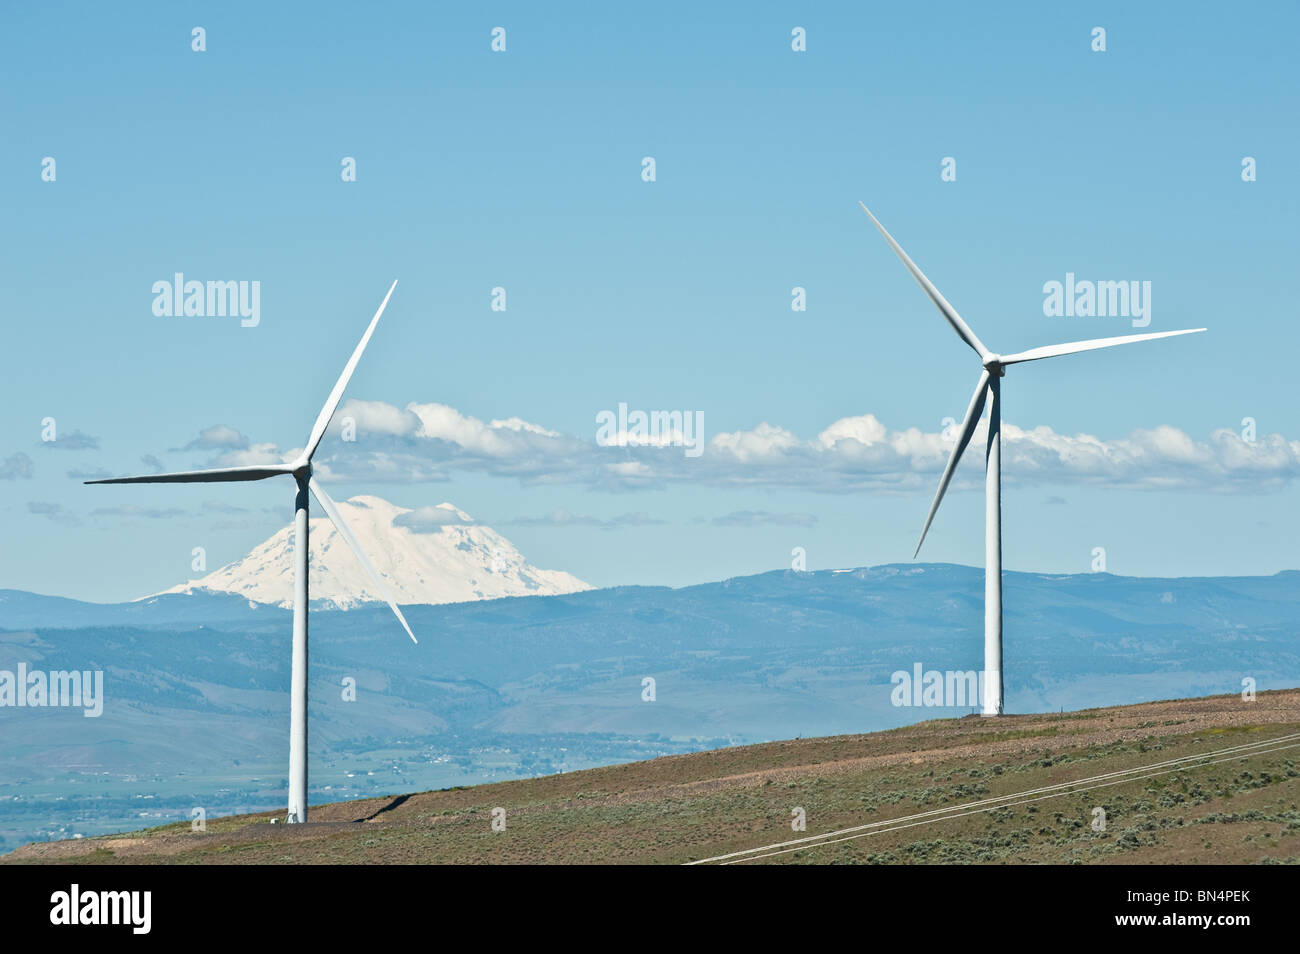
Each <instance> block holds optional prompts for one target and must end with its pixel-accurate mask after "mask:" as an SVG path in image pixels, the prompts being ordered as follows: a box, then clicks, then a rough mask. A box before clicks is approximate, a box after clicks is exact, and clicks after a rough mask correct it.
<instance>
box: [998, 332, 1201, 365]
mask: <svg viewBox="0 0 1300 954" xmlns="http://www.w3.org/2000/svg"><path fill="white" fill-rule="evenodd" d="M1204 330H1205V329H1204V328H1186V329H1184V330H1182V331H1157V332H1154V333H1152V334H1149V335H1120V336H1119V337H1118V338H1093V339H1092V340H1091V341H1070V342H1067V343H1065V344H1058V345H1047V346H1046V347H1043V348H1030V349H1029V350H1028V351H1021V352H1018V353H1017V354H1011V355H1007V356H1006V357H1003V358H999V359H998V361H999V363H1001V364H1019V363H1020V362H1021V361H1037V360H1038V359H1039V358H1055V357H1057V356H1058V355H1062V354H1074V353H1075V352H1078V351H1096V350H1097V349H1098V348H1113V347H1115V346H1116V345H1122V344H1131V343H1132V342H1134V341H1154V340H1155V339H1156V338H1172V337H1174V336H1175V335H1194V334H1196V333H1198V332H1201V331H1204Z"/></svg>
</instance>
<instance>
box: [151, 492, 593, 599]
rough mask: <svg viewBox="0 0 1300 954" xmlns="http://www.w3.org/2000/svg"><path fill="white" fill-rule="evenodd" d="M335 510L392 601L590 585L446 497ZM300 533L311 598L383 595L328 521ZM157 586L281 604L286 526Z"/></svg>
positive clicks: (289, 563) (288, 539) (289, 541)
mask: <svg viewBox="0 0 1300 954" xmlns="http://www.w3.org/2000/svg"><path fill="white" fill-rule="evenodd" d="M339 510H341V511H342V513H343V519H344V520H345V521H346V522H347V524H348V526H349V527H350V528H351V529H352V532H353V534H354V535H355V536H356V537H357V539H358V540H359V541H360V542H361V548H362V550H363V551H364V552H365V553H366V554H367V555H368V556H369V557H370V559H371V561H372V562H373V563H374V564H375V567H376V568H377V569H378V570H379V573H380V575H381V576H382V577H383V578H384V580H385V582H386V583H388V585H389V586H390V587H391V588H392V590H393V594H394V596H395V597H396V599H397V602H399V603H430V604H437V603H462V602H467V601H469V600H490V599H497V598H498V597H502V596H554V595H556V594H559V593H576V592H579V591H581V590H589V589H591V587H590V586H588V585H587V584H586V583H584V582H582V580H580V579H578V578H577V577H576V576H573V575H571V574H569V573H565V572H563V571H560V570H539V569H538V568H537V567H534V566H531V565H530V564H529V563H528V562H527V561H526V560H525V559H524V557H523V554H521V553H520V552H519V551H518V550H516V549H515V547H514V544H512V543H511V542H510V541H509V540H507V539H506V538H505V537H503V536H501V534H499V533H497V532H496V531H495V530H491V529H489V528H488V527H484V526H479V525H477V524H475V523H474V521H473V519H471V517H470V516H469V514H467V513H465V512H464V511H462V510H458V509H457V508H456V507H454V506H452V505H451V504H449V503H442V504H439V505H438V506H437V507H425V508H423V509H422V510H408V509H406V508H404V507H399V506H397V505H396V504H392V503H389V502H388V501H387V500H383V499H382V498H380V497H373V496H359V497H352V498H350V499H349V500H345V501H341V502H340V503H339ZM307 536H308V542H309V551H310V552H309V556H308V560H309V569H308V580H309V590H308V592H309V593H310V595H311V599H312V603H313V604H323V605H325V606H329V607H333V608H336V609H349V608H351V607H354V606H357V605H360V604H361V603H364V602H374V601H382V600H383V598H384V597H383V594H381V593H379V592H377V591H376V588H375V585H374V584H373V583H372V582H371V581H370V578H369V577H368V576H367V575H366V572H365V570H364V569H363V568H362V567H361V564H360V563H358V562H357V558H356V556H355V555H353V553H352V551H351V550H350V549H349V548H348V545H347V543H346V542H345V541H344V540H343V539H342V537H340V536H339V534H338V531H337V530H336V529H335V528H334V524H333V523H331V522H330V521H329V520H327V519H325V518H321V519H318V520H312V521H311V525H310V529H309V532H308V535H307ZM163 592H164V593H190V594H192V593H198V592H208V593H235V594H238V595H239V596H243V597H245V598H246V599H249V600H252V601H254V602H257V603H268V604H273V605H276V606H285V607H291V606H292V605H293V528H292V527H285V528H284V529H283V530H281V531H279V532H278V533H276V534H275V535H274V536H272V537H271V538H270V539H269V540H267V541H265V542H264V543H261V544H259V545H258V546H256V547H254V548H253V549H252V550H251V551H250V552H249V554H248V555H247V556H246V557H244V558H243V559H242V560H238V561H236V562H235V563H231V564H229V565H228V566H223V567H221V568H220V569H219V570H216V571H214V572H212V573H209V574H208V575H207V576H205V577H203V578H201V579H198V580H190V581H189V582H187V583H182V584H180V585H179V586H174V587H172V588H171V589H168V590H164V591H163ZM156 595H161V594H156Z"/></svg>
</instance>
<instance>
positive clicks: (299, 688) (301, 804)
mask: <svg viewBox="0 0 1300 954" xmlns="http://www.w3.org/2000/svg"><path fill="white" fill-rule="evenodd" d="M396 287H397V282H393V284H392V285H391V286H390V287H389V289H388V294H387V295H385V296H384V300H383V302H382V303H381V304H380V306H379V310H378V311H376V312H375V317H374V318H372V319H370V327H368V328H367V329H366V333H365V334H364V335H362V336H361V341H360V343H359V344H358V345H357V347H356V350H355V351H353V352H352V357H351V358H349V359H348V363H347V365H345V366H344V368H343V373H342V374H341V375H339V379H338V381H337V382H336V383H335V385H334V390H333V391H331V392H330V396H329V398H328V399H327V400H326V401H325V406H324V407H323V408H321V411H320V414H319V415H318V416H317V417H316V423H315V425H314V426H313V427H312V429H311V436H310V437H308V438H307V446H306V447H305V448H303V452H302V453H301V454H300V455H299V456H298V459H297V460H295V461H293V463H290V464H267V465H254V466H248V467H223V468H219V469H217V470H190V471H183V472H180V473H173V474H149V475H147V476H143V477H111V478H109V479H107V480H88V481H86V483H88V484H173V483H180V484H186V483H206V482H210V481H219V482H224V481H231V480H264V479H266V478H267V477H278V476H280V475H282V474H287V475H290V476H292V477H293V479H294V481H295V482H296V483H297V485H298V491H297V497H296V499H295V503H294V508H295V513H294V538H293V555H294V560H293V657H292V658H293V668H292V676H291V681H290V689H289V815H288V819H287V820H288V821H289V822H305V821H306V820H307V490H308V489H309V488H310V490H311V492H312V493H313V494H315V495H316V499H317V500H319V501H320V505H321V506H322V507H323V508H324V509H325V513H326V514H327V515H328V516H329V518H330V521H331V522H332V523H333V524H334V526H335V527H336V528H337V529H338V532H339V535H340V536H341V537H343V539H344V540H346V541H347V544H348V546H349V547H351V548H352V552H353V553H355V554H356V556H357V560H358V561H359V562H360V563H361V565H362V566H363V567H364V568H365V570H366V572H367V573H368V574H370V578H371V579H372V580H374V581H375V585H376V586H377V587H378V588H379V592H380V593H382V594H383V595H384V599H385V600H387V601H388V605H389V606H390V607H392V610H393V612H394V613H396V614H397V619H398V621H399V622H401V624H402V628H403V629H405V630H406V634H407V635H408V636H410V637H411V641H412V642H418V640H416V638H415V634H414V633H412V632H411V627H410V626H409V625H407V622H406V617H405V616H403V615H402V611H401V610H400V609H398V608H397V603H396V602H395V601H394V599H393V594H392V591H390V590H389V589H388V585H387V584H386V583H384V581H383V578H382V577H380V575H379V571H378V570H376V569H375V567H374V564H372V563H371V562H370V559H369V557H367V556H366V554H365V552H364V551H363V550H362V549H361V544H360V543H358V542H357V538H356V537H355V536H354V535H353V534H352V531H351V530H350V529H349V528H348V525H347V524H346V523H345V522H344V521H343V515H342V514H341V513H339V508H338V505H337V504H335V503H334V501H333V500H331V499H330V496H329V494H327V493H325V491H324V489H323V488H322V487H321V485H320V484H319V483H317V482H316V478H315V477H313V476H312V468H311V459H312V455H314V454H315V453H316V448H317V447H318V446H319V445H320V442H321V438H322V437H324V436H325V429H326V428H327V427H329V423H330V419H331V418H333V416H334V411H335V410H336V409H337V408H338V406H339V402H340V401H341V400H342V399H343V391H344V389H345V388H346V387H347V386H348V380H349V379H350V378H351V377H352V372H353V371H355V370H356V367H357V362H358V361H360V360H361V352H363V351H365V350H366V345H367V344H369V343H370V336H371V335H372V334H374V331H375V326H376V325H377V324H379V316H380V315H382V314H383V313H384V308H385V307H387V305H388V299H389V298H391V297H392V294H393V289H394V288H396Z"/></svg>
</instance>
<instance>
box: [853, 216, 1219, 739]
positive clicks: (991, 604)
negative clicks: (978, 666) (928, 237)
mask: <svg viewBox="0 0 1300 954" xmlns="http://www.w3.org/2000/svg"><path fill="white" fill-rule="evenodd" d="M858 205H861V206H862V211H863V212H866V213H867V216H868V217H869V218H870V219H871V221H872V222H874V223H875V225H876V228H878V229H879V230H880V234H881V235H883V236H884V237H885V241H886V242H888V243H889V247H890V248H892V249H893V250H894V254H895V255H897V256H898V258H899V260H900V261H902V263H903V264H904V265H905V266H907V270H908V271H909V272H911V273H912V277H913V278H915V279H916V282H917V284H918V285H920V286H921V288H922V289H924V290H925V293H926V294H927V295H929V296H930V300H931V301H932V302H934V304H935V307H936V308H938V309H939V311H940V312H942V313H943V316H944V317H945V318H946V319H948V324H950V325H952V328H953V330H954V331H955V332H957V335H958V336H959V337H960V338H961V340H962V341H964V342H966V344H968V345H970V346H971V348H972V349H973V350H974V351H975V353H976V354H978V355H979V358H980V364H981V365H983V371H981V372H980V378H979V382H978V383H977V384H976V385H975V393H974V394H972V395H971V399H970V407H968V408H967V409H966V417H965V418H964V419H963V420H962V423H961V433H960V435H959V436H958V438H957V445H956V446H955V447H954V448H953V449H952V454H951V455H950V456H949V457H948V465H947V466H946V467H944V469H943V476H942V477H940V478H939V490H938V492H937V493H935V495H934V503H932V504H930V514H929V516H927V517H926V518H925V528H924V529H923V530H922V531H921V539H920V540H919V541H917V544H916V552H915V553H913V554H912V559H916V555H917V554H918V553H920V552H921V544H922V543H924V542H925V535H926V533H928V532H929V530H930V524H931V523H932V522H933V521H934V515H935V512H936V511H938V509H939V502H940V501H941V500H943V495H944V491H946V490H947V489H948V484H949V482H950V481H951V480H952V475H953V472H954V471H955V470H956V469H957V462H958V461H959V460H961V455H962V452H963V451H965V450H966V445H967V444H969V443H970V439H971V435H972V434H974V433H975V425H976V424H978V423H979V418H980V414H981V413H982V412H983V410H984V401H985V398H986V397H987V396H988V395H990V394H991V395H992V396H993V400H992V401H991V402H990V403H989V426H988V445H987V448H986V450H985V457H984V699H983V700H982V701H983V706H984V708H983V713H982V714H983V715H986V716H995V715H1001V714H1002V453H1001V450H1002V447H1001V445H1002V386H1001V379H1002V377H1003V375H1005V374H1006V373H1007V371H1006V368H1007V365H1009V364H1019V363H1020V362H1022V361H1037V360H1038V359H1039V358H1054V357H1056V356H1058V355H1063V354H1074V353H1075V352H1076V351H1093V350H1095V349H1097V348H1111V347H1114V346H1115V345H1122V344H1129V343H1131V342H1134V341H1151V340H1153V339H1155V338H1170V337H1173V336H1174V335H1191V334H1195V333H1196V332H1198V331H1204V330H1205V329H1204V328H1188V329H1185V330H1183V331H1159V332H1155V333H1154V334H1146V335H1122V336H1120V337H1118V338H1094V339H1093V340H1091V341H1072V342H1068V343H1066V344H1058V345H1047V346H1046V347H1043V348H1031V349H1030V350H1028V351H1019V352H1017V353H1016V354H1008V355H1002V354H997V353H995V352H993V351H990V350H989V349H988V348H986V347H984V343H983V342H982V341H980V340H979V338H977V337H975V332H973V331H971V330H970V328H969V326H967V324H966V322H964V321H962V318H961V315H959V314H957V311H956V309H954V308H953V307H952V305H950V304H948V302H947V300H946V299H945V298H944V297H943V295H941V294H939V289H937V288H935V287H934V285H932V284H931V283H930V279H928V278H926V277H925V275H924V274H923V273H922V272H921V270H920V269H919V268H917V267H916V263H915V262H913V261H912V260H911V259H910V258H908V256H907V253H906V252H904V251H903V249H902V248H901V247H900V246H899V244H898V243H897V242H895V241H894V237H893V236H892V235H890V234H889V233H888V232H886V231H885V227H884V226H883V225H881V224H880V222H879V221H877V219H876V217H875V216H874V215H872V214H871V210H870V209H868V208H867V207H866V206H865V205H863V203H861V202H859V203H858Z"/></svg>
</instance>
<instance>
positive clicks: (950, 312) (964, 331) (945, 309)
mask: <svg viewBox="0 0 1300 954" xmlns="http://www.w3.org/2000/svg"><path fill="white" fill-rule="evenodd" d="M858 205H861V206H862V211H863V212H865V213H867V216H868V217H869V218H870V219H871V221H872V222H874V223H875V224H876V228H878V229H879V230H880V234H881V235H883V236H884V237H885V241H886V242H888V243H889V247H890V248H892V249H893V250H894V254H895V255H897V256H898V259H899V261H901V262H902V263H903V264H904V265H905V266H907V270H908V271H909V272H911V273H912V277H913V278H915V279H916V283H917V284H918V285H920V286H921V288H923V289H924V290H925V293H926V294H927V295H929V296H930V300H931V301H932V302H934V304H935V307H936V308H938V309H939V311H941V312H942V313H943V316H944V317H945V318H947V319H948V324H950V325H952V329H953V331H955V332H957V334H958V335H960V336H961V340H962V341H964V342H966V343H967V344H968V345H970V346H971V347H972V348H974V349H975V353H976V354H978V355H979V356H980V358H984V357H985V356H987V355H988V354H989V353H990V352H989V349H988V348H986V347H984V342H982V341H980V340H979V338H977V337H976V336H975V332H973V331H971V330H970V326H969V325H967V324H966V322H964V321H962V318H961V315H959V314H957V309H956V308H953V307H952V305H950V304H948V300H947V299H946V298H944V297H943V295H941V294H939V289H937V288H935V287H934V285H933V284H932V283H931V282H930V279H928V278H926V277H925V273H924V272H922V271H921V270H920V269H919V268H917V267H916V263H915V262H914V261H912V260H911V259H910V258H908V257H907V253H906V252H904V251H903V248H902V246H901V245H899V244H898V243H897V242H895V241H894V237H893V236H892V235H890V234H889V233H888V232H886V231H885V227H884V226H883V225H881V224H880V220H879V219H877V218H876V217H875V216H874V215H872V214H871V210H870V209H868V208H867V207H866V205H864V204H863V203H862V202H859V203H858Z"/></svg>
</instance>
